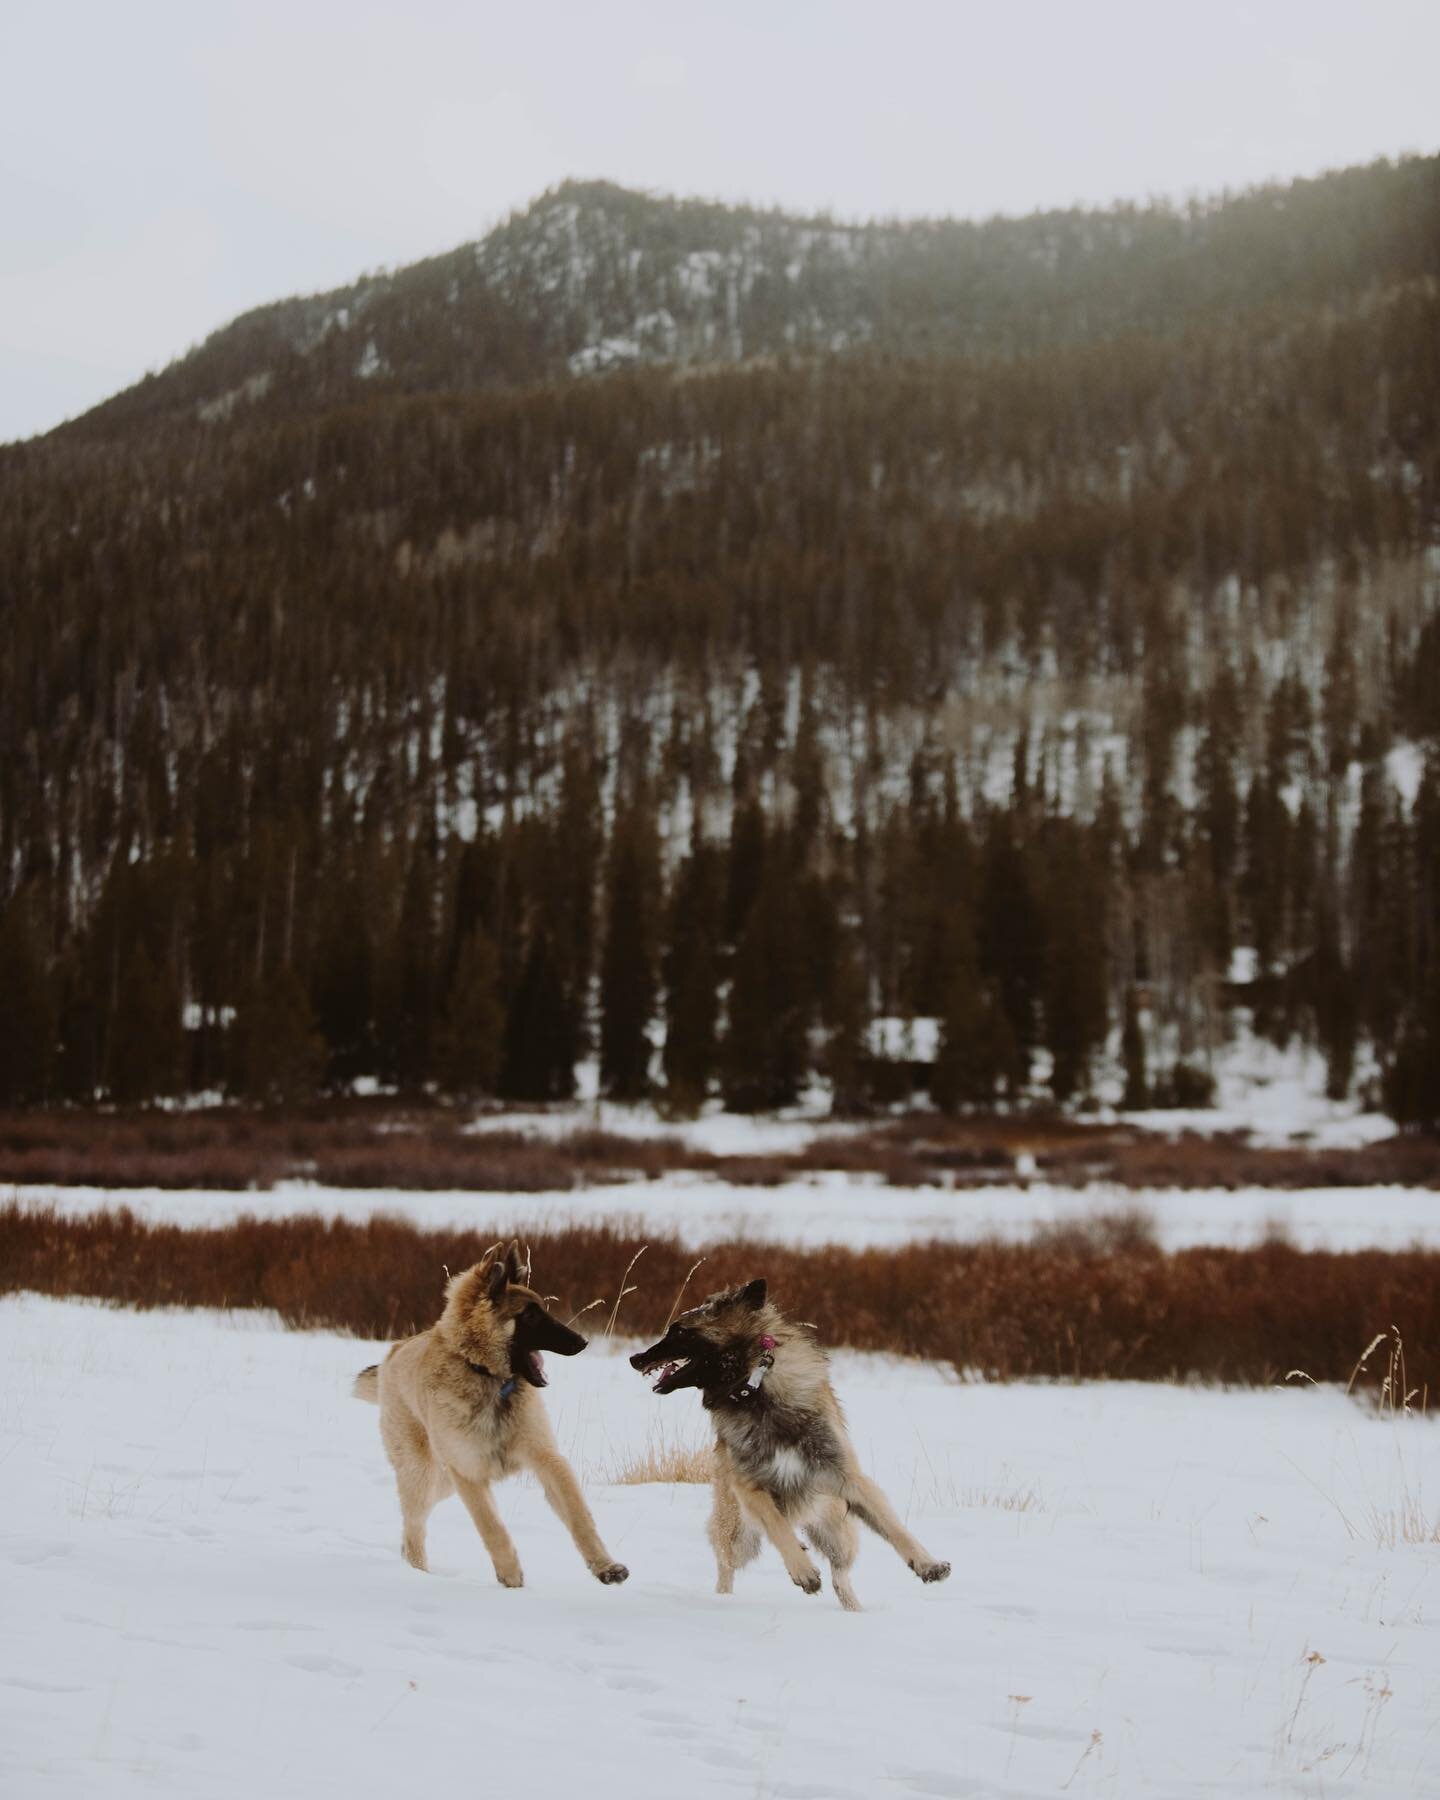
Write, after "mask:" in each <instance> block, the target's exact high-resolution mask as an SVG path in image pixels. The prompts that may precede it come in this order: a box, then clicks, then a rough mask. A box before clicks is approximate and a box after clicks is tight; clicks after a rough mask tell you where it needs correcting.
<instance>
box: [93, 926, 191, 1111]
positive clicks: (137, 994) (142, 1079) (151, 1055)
mask: <svg viewBox="0 0 1440 1800" xmlns="http://www.w3.org/2000/svg"><path fill="white" fill-rule="evenodd" d="M108 1076H109V1088H110V1092H111V1094H112V1095H113V1096H114V1098H115V1099H116V1100H118V1101H120V1102H121V1103H122V1104H126V1105H128V1104H133V1103H135V1102H137V1101H145V1100H157V1099H163V1098H166V1097H168V1096H169V1095H171V1094H177V1093H179V1092H180V1090H181V1087H182V1084H183V1082H184V1079H185V1034H184V1028H183V1025H182V1023H181V1018H180V994H179V991H178V989H177V988H176V985H175V980H174V977H173V976H172V975H171V973H170V971H169V969H168V968H167V967H165V966H164V965H161V966H160V967H157V966H156V965H155V963H154V962H152V961H151V959H150V954H149V952H148V951H147V950H146V948H145V946H144V944H143V943H137V944H136V945H135V947H134V949H133V950H132V951H131V953H130V957H129V960H128V962H127V963H126V965H125V973H124V975H123V976H122V977H121V980H120V989H119V993H118V995H117V998H116V1002H115V1012H114V1017H113V1019H112V1022H111V1027H110V1038H109V1070H108Z"/></svg>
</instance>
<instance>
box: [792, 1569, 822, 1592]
mask: <svg viewBox="0 0 1440 1800" xmlns="http://www.w3.org/2000/svg"><path fill="white" fill-rule="evenodd" d="M791 1580H792V1581H793V1582H794V1583H795V1585H796V1587H798V1588H799V1589H800V1591H801V1593H802V1594H818V1593H819V1592H820V1571H819V1570H818V1569H817V1568H815V1567H814V1566H813V1565H812V1564H810V1563H806V1564H805V1566H804V1568H803V1569H802V1570H801V1571H800V1573H799V1574H798V1575H793V1576H792V1577H791Z"/></svg>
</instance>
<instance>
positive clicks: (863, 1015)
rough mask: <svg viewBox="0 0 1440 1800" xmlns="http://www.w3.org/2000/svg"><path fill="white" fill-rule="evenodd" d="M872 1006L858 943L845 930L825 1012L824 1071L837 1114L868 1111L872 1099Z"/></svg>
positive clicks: (853, 1115)
mask: <svg viewBox="0 0 1440 1800" xmlns="http://www.w3.org/2000/svg"><path fill="white" fill-rule="evenodd" d="M869 1023H870V1008H869V1005H868V997H867V994H866V982H865V971H864V968H863V966H862V964H861V961H860V952H859V947H858V945H857V944H856V943H855V941H854V939H853V938H852V937H851V935H850V934H849V933H848V932H842V933H841V934H840V935H839V937H838V940H837V943H836V949H835V962H834V972H833V975H832V979H831V983H830V990H829V995H828V1003H827V1007H826V1014H825V1056H824V1065H823V1066H824V1071H825V1075H826V1077H827V1079H828V1080H829V1082H830V1110H831V1111H832V1112H833V1113H834V1114H835V1115H836V1117H837V1118H842V1119H844V1118H853V1117H855V1116H857V1115H858V1114H861V1113H863V1112H865V1110H866V1108H867V1105H868V1102H869V1099H870V1092H869V1083H868V1080H867V1057H866V1029H867V1027H868V1025H869Z"/></svg>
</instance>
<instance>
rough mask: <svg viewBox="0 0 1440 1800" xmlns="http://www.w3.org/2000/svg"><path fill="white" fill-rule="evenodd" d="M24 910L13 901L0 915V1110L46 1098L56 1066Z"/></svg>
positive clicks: (46, 985)
mask: <svg viewBox="0 0 1440 1800" xmlns="http://www.w3.org/2000/svg"><path fill="white" fill-rule="evenodd" d="M27 915H28V908H27V907H26V906H25V904H24V903H23V901H22V900H20V899H15V900H12V901H11V902H10V904H9V906H7V907H6V908H5V909H4V910H3V912H0V994H3V995H4V1024H3V1026H0V1105H4V1106H28V1105H31V1104H33V1103H34V1102H36V1101H41V1100H45V1099H47V1098H48V1097H49V1094H50V1088H51V1080H52V1076H53V1072H54V1062H55V1006H54V1001H53V997H52V993H51V987H50V980H49V975H48V972H47V970H46V967H45V962H44V958H43V957H42V955H41V952H40V946H39V943H38V941H37V938H36V933H35V931H34V928H33V926H32V925H31V922H30V919H29V917H28V916H27Z"/></svg>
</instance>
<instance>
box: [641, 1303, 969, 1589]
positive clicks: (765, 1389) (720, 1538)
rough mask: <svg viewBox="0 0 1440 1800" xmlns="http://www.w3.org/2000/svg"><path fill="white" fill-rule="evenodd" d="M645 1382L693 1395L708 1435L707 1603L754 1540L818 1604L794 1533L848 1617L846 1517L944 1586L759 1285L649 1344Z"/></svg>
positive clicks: (802, 1341)
mask: <svg viewBox="0 0 1440 1800" xmlns="http://www.w3.org/2000/svg"><path fill="white" fill-rule="evenodd" d="M630 1363H631V1366H632V1367H633V1368H635V1369H638V1370H639V1371H640V1373H641V1374H642V1375H644V1374H648V1373H649V1372H650V1371H651V1370H653V1369H659V1371H660V1377H659V1379H658V1380H657V1381H656V1383H655V1392H656V1393H657V1394H673V1393H674V1392H675V1391H676V1390H677V1389H678V1388H682V1387H698V1388H699V1389H700V1393H701V1398H702V1400H703V1401H704V1405H705V1410H706V1411H707V1412H708V1413H709V1414H710V1418H711V1422H712V1423H713V1425H714V1427H715V1476H714V1508H713V1510H712V1512H711V1514H710V1527H709V1530H710V1542H711V1544H712V1545H713V1546H714V1550H715V1563H716V1568H717V1571H718V1578H717V1580H716V1583H715V1591H716V1592H717V1593H720V1594H728V1593H731V1592H732V1591H733V1590H734V1586H735V1571H736V1570H737V1569H740V1568H743V1567H744V1566H745V1564H746V1563H748V1562H752V1561H753V1560H754V1559H755V1557H757V1556H758V1555H759V1554H760V1545H761V1536H760V1534H761V1532H763V1533H764V1534H765V1536H766V1537H768V1538H769V1540H770V1542H771V1543H772V1544H773V1545H774V1546H775V1548H776V1549H777V1550H778V1551H779V1552H780V1555H781V1557H782V1559H783V1560H784V1563H785V1567H786V1570H787V1571H788V1572H789V1575H790V1579H791V1580H792V1581H793V1582H794V1583H795V1585H796V1586H797V1587H799V1588H802V1589H803V1590H804V1591H805V1593H807V1594H818V1593H819V1591H820V1575H819V1572H818V1570H817V1569H816V1567H815V1565H814V1563H812V1562H811V1561H810V1558H809V1557H808V1556H807V1555H806V1554H805V1547H804V1545H803V1544H802V1543H801V1542H800V1540H799V1538H798V1537H796V1535H795V1530H796V1527H797V1526H800V1527H803V1529H804V1531H805V1533H806V1536H807V1537H808V1538H809V1540H810V1542H811V1544H812V1545H813V1547H814V1548H815V1549H816V1550H818V1551H819V1552H820V1554H821V1555H822V1556H823V1557H824V1558H825V1559H826V1561H827V1562H828V1563H829V1564H830V1579H831V1582H832V1584H833V1585H834V1588H835V1596H836V1598H837V1599H838V1600H839V1602H840V1604H841V1605H842V1606H843V1607H844V1608H845V1609H846V1611H847V1612H858V1611H859V1610H860V1602H859V1601H858V1600H857V1599H856V1598H855V1590H854V1588H852V1587H851V1585H850V1565H851V1564H852V1563H853V1562H854V1561H855V1555H856V1552H857V1551H858V1549H859V1547H860V1546H859V1534H858V1533H857V1532H856V1530H855V1527H854V1525H853V1524H852V1523H851V1519H852V1517H854V1518H856V1519H858V1520H859V1521H860V1523H861V1524H862V1525H868V1526H869V1527H870V1529H871V1531H873V1532H876V1533H877V1534H878V1535H879V1536H880V1537H882V1538H884V1540H885V1542H886V1543H887V1544H889V1545H890V1546H891V1547H892V1548H893V1549H894V1550H895V1551H897V1552H898V1553H899V1555H900V1556H902V1557H903V1558H904V1559H905V1561H906V1563H907V1564H908V1565H909V1566H910V1568H911V1569H913V1570H914V1571H915V1573H916V1574H917V1575H918V1576H919V1577H920V1579H921V1580H922V1581H944V1579H945V1578H946V1576H947V1575H948V1574H949V1573H950V1565H949V1563H947V1562H936V1561H935V1559H934V1558H933V1557H932V1556H931V1554H930V1552H929V1551H928V1550H927V1549H926V1548H925V1546H924V1545H923V1544H922V1543H920V1541H919V1539H918V1538H914V1537H912V1536H911V1534H910V1533H909V1532H908V1531H907V1530H906V1529H905V1527H904V1526H903V1525H902V1524H901V1522H900V1520H899V1519H898V1518H897V1517H896V1514H895V1510H894V1508H893V1507H892V1506H891V1504H890V1502H889V1501H888V1500H887V1499H886V1498H885V1496H884V1494H883V1493H882V1492H881V1491H880V1489H879V1488H878V1487H877V1486H876V1485H875V1483H874V1482H873V1481H872V1480H871V1479H870V1477H869V1476H868V1475H866V1474H865V1473H864V1472H863V1471H862V1470H861V1468H860V1464H859V1462H858V1461H857V1460H856V1456H855V1451H854V1448H853V1446H852V1445H851V1443H850V1439H849V1437H848V1436H847V1435H846V1432H845V1415H844V1414H843V1413H842V1412H841V1410H840V1402H839V1401H838V1400H837V1399H836V1398H835V1390H834V1389H833V1388H832V1387H831V1385H830V1377H829V1374H828V1372H827V1369H826V1365H825V1353H824V1351H823V1350H821V1348H820V1347H819V1345H818V1344H817V1343H816V1342H815V1335H814V1333H813V1331H811V1330H810V1328H809V1327H808V1326H802V1325H795V1324H792V1323H791V1322H790V1320H788V1319H787V1318H785V1317H784V1315H783V1314H782V1313H780V1312H778V1311H777V1310H776V1308H775V1307H773V1306H770V1305H767V1303H766V1298H765V1283H764V1282H763V1281H752V1282H749V1283H747V1284H746V1285H745V1286H744V1287H738V1288H735V1289H734V1290H732V1291H731V1292H728V1293H723V1294H712V1295H711V1296H710V1298H709V1299H708V1300H706V1301H704V1302H702V1304H701V1305H699V1306H696V1307H692V1308H691V1310H690V1311H689V1312H684V1313H681V1315H680V1317H679V1318H678V1319H676V1321H675V1323H674V1324H673V1325H672V1326H671V1327H670V1329H669V1330H668V1331H667V1332H666V1333H665V1335H664V1337H663V1338H661V1340H660V1342H659V1343H658V1344H652V1345H651V1346H650V1348H649V1349H648V1350H640V1351H637V1353H636V1354H635V1355H634V1356H632V1357H631V1358H630Z"/></svg>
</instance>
